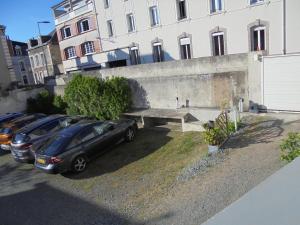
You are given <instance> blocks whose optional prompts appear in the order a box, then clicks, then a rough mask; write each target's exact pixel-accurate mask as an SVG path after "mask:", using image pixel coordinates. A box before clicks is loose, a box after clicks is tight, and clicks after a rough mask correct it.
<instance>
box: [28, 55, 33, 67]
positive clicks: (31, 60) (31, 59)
mask: <svg viewBox="0 0 300 225" xmlns="http://www.w3.org/2000/svg"><path fill="white" fill-rule="evenodd" d="M29 59H30V63H31V66H32V68H34V60H33V57H32V56H31V57H30V58H29Z"/></svg>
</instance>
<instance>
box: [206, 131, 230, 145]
mask: <svg viewBox="0 0 300 225" xmlns="http://www.w3.org/2000/svg"><path fill="white" fill-rule="evenodd" d="M224 140H225V137H224V135H223V133H222V131H221V129H220V128H218V127H214V128H207V129H206V130H205V132H204V141H205V142H206V143H207V144H209V145H220V144H222V142H223V141H224Z"/></svg>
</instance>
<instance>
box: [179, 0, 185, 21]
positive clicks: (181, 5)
mask: <svg viewBox="0 0 300 225" xmlns="http://www.w3.org/2000/svg"><path fill="white" fill-rule="evenodd" d="M177 14H178V20H183V19H186V18H187V13H186V0H177Z"/></svg>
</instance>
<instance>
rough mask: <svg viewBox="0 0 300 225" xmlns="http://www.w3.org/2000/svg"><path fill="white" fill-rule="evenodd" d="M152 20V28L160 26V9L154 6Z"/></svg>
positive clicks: (151, 11)
mask: <svg viewBox="0 0 300 225" xmlns="http://www.w3.org/2000/svg"><path fill="white" fill-rule="evenodd" d="M149 10H150V20H151V26H152V27H154V26H157V25H159V23H160V21H159V14H158V9H157V6H152V7H150V9H149Z"/></svg>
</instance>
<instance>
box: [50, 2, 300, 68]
mask: <svg viewBox="0 0 300 225" xmlns="http://www.w3.org/2000/svg"><path fill="white" fill-rule="evenodd" d="M93 3H94V4H93ZM72 5H73V6H72ZM59 8H63V10H62V9H60V10H59ZM299 8H300V1H297V0H289V1H286V0H244V1H236V0H99V1H92V0H89V1H83V0H81V1H80V0H67V1H63V2H62V3H60V4H59V5H57V6H55V7H53V10H54V15H55V22H56V26H57V30H58V31H61V32H62V33H63V35H62V36H61V37H62V39H63V40H61V42H60V47H61V49H62V50H63V54H65V56H66V57H65V59H66V61H64V66H65V68H66V70H67V71H69V70H71V68H76V69H81V68H84V67H89V65H91V64H92V65H93V66H95V64H98V65H101V66H102V67H117V66H124V65H136V64H140V63H153V62H162V61H170V60H180V59H190V58H198V57H206V56H220V55H226V54H238V53H247V52H251V51H264V52H265V54H269V55H273V54H287V53H295V52H300V43H299V41H298V40H299V39H300V25H299V24H297V23H295V21H298V20H299V16H298V11H297V9H299ZM79 15H80V16H79ZM90 17H91V18H93V19H91V20H89V21H90V23H91V24H93V25H92V29H91V28H90V29H88V31H84V32H83V33H84V34H81V33H80V32H81V29H82V27H85V26H86V27H87V25H84V24H85V23H87V22H85V21H86V20H85V18H90ZM95 17H96V19H97V21H96V22H95V21H94V18H95ZM82 22H84V23H82ZM96 25H97V27H98V31H97V29H96V28H95V26H96ZM97 38H98V39H99V46H100V47H99V48H97V50H99V52H98V51H95V48H96V47H94V48H93V47H89V46H91V45H90V44H87V43H88V42H89V43H92V42H93V43H97V44H96V45H97V46H98V42H97V41H96V39H97ZM73 43H74V45H75V46H73V47H74V48H70V46H72V44H73ZM85 43H86V44H85ZM85 49H92V50H93V51H92V52H94V53H97V54H96V55H97V56H95V55H93V56H92V57H91V60H88V59H87V57H82V55H83V54H82V53H85V52H84V50H85ZM68 52H70V53H71V54H69V53H68ZM89 52H90V51H89ZM66 53H67V54H66ZM88 54H91V53H88ZM68 59H69V60H68ZM82 64H83V65H84V66H83V67H82V66H80V65H82Z"/></svg>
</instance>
